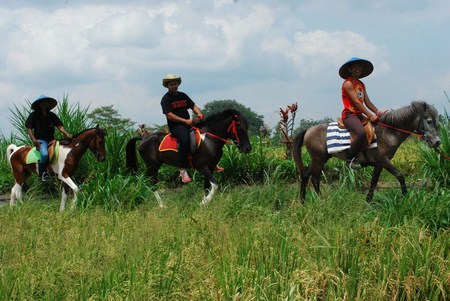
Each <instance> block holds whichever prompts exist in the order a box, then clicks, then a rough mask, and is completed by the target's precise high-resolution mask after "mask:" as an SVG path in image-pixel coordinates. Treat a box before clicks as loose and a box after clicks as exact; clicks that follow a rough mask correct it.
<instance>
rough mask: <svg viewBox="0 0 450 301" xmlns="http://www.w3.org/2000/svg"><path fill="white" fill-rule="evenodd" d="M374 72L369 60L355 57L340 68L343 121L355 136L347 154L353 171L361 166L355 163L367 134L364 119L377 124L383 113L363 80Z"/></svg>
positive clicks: (348, 162)
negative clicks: (342, 80)
mask: <svg viewBox="0 0 450 301" xmlns="http://www.w3.org/2000/svg"><path fill="white" fill-rule="evenodd" d="M372 71H373V65H372V63H371V62H369V61H368V60H365V59H362V58H357V57H353V58H351V59H349V60H348V61H347V62H345V63H344V64H343V65H342V66H341V68H339V75H340V76H341V77H342V78H343V79H344V83H343V84H342V102H343V104H344V109H343V110H342V116H341V117H342V120H343V122H344V124H345V126H346V127H347V129H348V130H349V131H350V133H352V134H353V136H354V138H353V141H352V142H351V144H350V149H349V150H348V152H347V165H348V167H350V168H352V169H359V168H361V165H360V164H359V163H358V162H355V158H356V155H357V154H358V153H359V152H360V151H361V150H362V148H363V147H364V143H365V139H366V134H365V131H364V127H363V124H362V119H363V118H364V117H365V116H366V117H368V118H369V119H370V121H371V122H376V121H377V120H378V116H379V115H380V114H381V111H379V110H378V109H377V107H376V106H375V105H374V104H373V103H372V102H371V101H370V98H369V95H368V94H367V91H366V87H365V85H364V83H363V82H362V81H360V79H361V78H363V77H366V76H368V75H369V74H371V73H372Z"/></svg>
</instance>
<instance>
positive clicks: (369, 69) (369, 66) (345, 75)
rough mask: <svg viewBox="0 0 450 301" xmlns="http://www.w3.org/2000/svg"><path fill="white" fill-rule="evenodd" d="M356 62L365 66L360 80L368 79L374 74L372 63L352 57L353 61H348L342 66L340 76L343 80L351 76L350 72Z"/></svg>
mask: <svg viewBox="0 0 450 301" xmlns="http://www.w3.org/2000/svg"><path fill="white" fill-rule="evenodd" d="M356 62H358V63H361V64H362V66H363V67H362V72H361V76H360V77H359V78H363V77H366V76H368V75H369V74H371V73H372V72H373V65H372V63H371V62H369V61H368V60H365V59H361V58H359V57H352V58H351V59H349V60H348V61H346V62H345V63H344V65H342V66H341V68H339V76H340V77H342V78H343V79H347V78H348V77H349V76H350V75H351V73H350V70H349V68H350V65H351V64H353V63H356Z"/></svg>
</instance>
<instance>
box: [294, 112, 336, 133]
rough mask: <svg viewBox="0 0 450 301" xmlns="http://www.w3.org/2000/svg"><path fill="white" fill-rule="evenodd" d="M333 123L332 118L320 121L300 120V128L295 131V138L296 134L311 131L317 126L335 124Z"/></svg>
mask: <svg viewBox="0 0 450 301" xmlns="http://www.w3.org/2000/svg"><path fill="white" fill-rule="evenodd" d="M333 121H334V120H333V118H331V117H324V118H322V119H319V120H313V119H301V120H300V126H299V127H298V128H297V129H295V131H294V133H295V134H294V136H295V135H296V134H298V133H300V132H301V131H303V130H306V129H309V128H310V127H312V126H315V125H317V124H321V123H330V122H333Z"/></svg>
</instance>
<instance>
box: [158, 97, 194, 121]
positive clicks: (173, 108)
mask: <svg viewBox="0 0 450 301" xmlns="http://www.w3.org/2000/svg"><path fill="white" fill-rule="evenodd" d="M194 105H195V103H194V102H193V101H192V99H190V98H189V96H187V94H186V93H183V92H177V94H175V95H174V94H170V93H169V92H167V93H166V94H164V96H163V98H162V99H161V107H162V111H163V113H164V114H167V113H170V112H172V113H173V114H175V115H177V116H178V117H181V118H185V119H189V118H190V115H189V111H188V109H192V108H193V107H194ZM167 124H168V125H169V127H170V126H172V125H176V124H178V123H177V122H173V121H170V120H168V119H167Z"/></svg>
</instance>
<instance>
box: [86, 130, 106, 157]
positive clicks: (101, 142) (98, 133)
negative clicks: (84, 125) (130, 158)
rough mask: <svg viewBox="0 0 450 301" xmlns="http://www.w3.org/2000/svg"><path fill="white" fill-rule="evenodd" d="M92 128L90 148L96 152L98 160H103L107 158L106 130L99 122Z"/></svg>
mask: <svg viewBox="0 0 450 301" xmlns="http://www.w3.org/2000/svg"><path fill="white" fill-rule="evenodd" d="M91 130H92V135H93V136H92V137H91V140H90V142H89V149H90V150H91V152H92V153H93V154H94V156H95V158H96V159H97V161H98V162H103V161H105V159H106V146H105V137H106V131H105V130H104V129H101V128H100V127H99V126H98V124H97V126H96V127H95V128H93V129H91Z"/></svg>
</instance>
